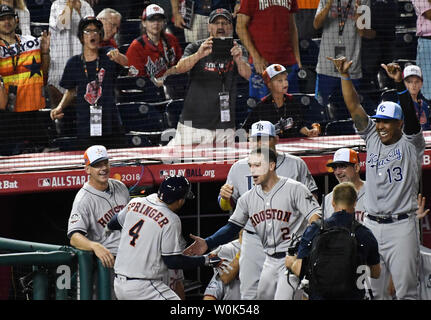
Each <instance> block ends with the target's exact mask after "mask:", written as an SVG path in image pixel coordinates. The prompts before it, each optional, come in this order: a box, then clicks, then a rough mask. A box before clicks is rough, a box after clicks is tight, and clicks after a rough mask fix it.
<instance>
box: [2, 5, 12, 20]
mask: <svg viewBox="0 0 431 320" xmlns="http://www.w3.org/2000/svg"><path fill="white" fill-rule="evenodd" d="M4 16H15V10H14V9H12V8H11V7H9V6H7V5H5V4H2V5H1V6H0V17H4Z"/></svg>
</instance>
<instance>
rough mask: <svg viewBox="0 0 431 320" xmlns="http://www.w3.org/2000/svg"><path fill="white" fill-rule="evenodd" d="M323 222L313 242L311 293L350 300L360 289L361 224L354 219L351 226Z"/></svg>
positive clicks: (310, 267) (310, 262) (327, 297)
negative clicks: (330, 224)
mask: <svg viewBox="0 0 431 320" xmlns="http://www.w3.org/2000/svg"><path fill="white" fill-rule="evenodd" d="M314 223H316V224H318V225H320V230H319V233H318V235H317V236H316V237H314V239H313V241H312V247H311V253H310V256H309V260H308V268H307V275H308V279H309V292H310V293H312V294H314V295H317V296H319V297H321V298H323V299H332V300H335V299H349V297H352V296H353V295H354V292H355V291H356V290H358V289H357V286H356V280H357V274H356V270H357V267H358V265H359V259H358V254H357V248H358V247H357V240H356V236H355V232H356V229H357V228H358V227H359V226H360V223H359V222H357V221H356V220H353V222H352V225H351V228H350V229H349V228H345V227H339V226H334V227H330V228H325V223H324V222H320V220H319V221H318V222H317V221H316V222H314Z"/></svg>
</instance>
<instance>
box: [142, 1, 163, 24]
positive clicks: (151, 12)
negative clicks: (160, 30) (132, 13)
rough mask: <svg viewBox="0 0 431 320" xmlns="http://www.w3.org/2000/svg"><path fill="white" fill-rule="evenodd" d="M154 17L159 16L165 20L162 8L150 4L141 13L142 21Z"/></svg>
mask: <svg viewBox="0 0 431 320" xmlns="http://www.w3.org/2000/svg"><path fill="white" fill-rule="evenodd" d="M155 15H161V16H163V17H164V18H166V16H165V10H163V8H162V7H160V6H158V5H157V4H150V5H149V6H147V7H146V8H145V9H144V11H143V12H142V20H147V19H150V18H151V17H153V16H155Z"/></svg>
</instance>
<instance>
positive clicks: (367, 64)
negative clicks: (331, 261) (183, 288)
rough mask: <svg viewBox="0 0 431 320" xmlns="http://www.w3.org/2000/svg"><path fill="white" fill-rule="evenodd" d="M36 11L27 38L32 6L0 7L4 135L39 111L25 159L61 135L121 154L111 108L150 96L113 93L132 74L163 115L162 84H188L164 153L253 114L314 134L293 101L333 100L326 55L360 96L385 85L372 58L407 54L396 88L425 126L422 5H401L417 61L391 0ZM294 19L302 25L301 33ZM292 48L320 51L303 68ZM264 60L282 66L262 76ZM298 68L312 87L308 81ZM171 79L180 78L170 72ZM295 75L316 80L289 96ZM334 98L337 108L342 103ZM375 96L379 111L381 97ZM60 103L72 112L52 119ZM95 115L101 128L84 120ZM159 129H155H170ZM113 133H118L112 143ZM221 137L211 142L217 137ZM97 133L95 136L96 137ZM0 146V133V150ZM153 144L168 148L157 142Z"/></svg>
mask: <svg viewBox="0 0 431 320" xmlns="http://www.w3.org/2000/svg"><path fill="white" fill-rule="evenodd" d="M39 3H40V6H41V7H43V8H45V10H46V8H47V6H49V11H50V14H49V21H45V24H43V23H42V29H44V30H45V31H44V32H43V33H41V34H36V29H35V28H34V26H35V25H36V23H33V18H34V16H35V15H34V14H33V11H32V10H34V7H35V5H34V4H32V5H31V6H29V7H27V6H26V2H25V1H24V0H1V1H0V4H1V5H2V7H1V8H2V9H1V13H0V45H1V47H2V50H1V53H0V60H1V61H2V64H1V67H0V75H1V77H2V86H1V88H0V110H4V111H3V113H2V116H4V117H3V118H4V119H6V120H4V121H5V122H8V124H9V127H8V130H10V129H11V126H12V125H13V126H15V127H14V128H12V129H13V130H15V131H25V130H31V129H29V127H27V126H25V125H18V123H19V121H21V120H20V119H22V118H23V117H24V118H29V119H30V122H32V121H33V122H34V119H33V120H32V117H35V116H34V115H33V114H34V113H35V112H34V111H37V110H39V111H41V112H43V111H44V110H46V111H47V112H46V113H45V114H46V118H47V121H46V122H44V125H45V126H46V128H45V129H46V132H47V133H46V140H47V144H46V145H43V146H42V148H40V149H37V150H36V151H42V150H49V149H50V148H49V147H55V146H56V145H55V143H54V144H52V141H55V140H56V139H58V138H61V137H64V136H71V137H75V138H76V137H78V140H77V141H78V143H76V147H77V148H78V149H84V148H86V147H88V145H90V144H94V139H96V138H97V139H96V140H97V141H98V142H100V143H102V144H105V145H109V146H110V147H123V146H127V145H128V143H129V142H128V140H127V139H125V136H126V134H127V130H125V129H124V124H125V122H126V121H127V119H125V118H123V117H122V115H123V114H124V113H125V112H124V110H118V109H119V103H118V102H119V97H122V99H123V100H125V101H127V102H132V101H131V100H134V101H133V102H134V103H143V104H145V103H146V102H148V101H146V100H145V94H144V95H142V96H139V95H138V96H137V97H135V96H133V97H132V96H131V95H128V92H130V91H133V90H123V91H124V92H122V90H120V89H119V88H118V85H119V84H122V83H126V82H125V80H126V79H130V78H132V77H137V78H136V79H142V82H141V84H142V83H144V84H145V85H137V86H135V87H137V88H138V89H139V87H141V88H140V89H142V90H141V91H145V90H146V91H147V92H149V91H152V90H154V91H156V90H157V89H160V90H162V89H163V92H164V94H162V95H161V96H160V99H159V101H157V102H163V101H165V102H166V104H165V105H163V103H162V104H160V107H159V111H160V113H161V114H166V110H167V109H166V105H167V104H168V102H169V99H170V96H174V95H172V94H169V91H170V89H171V87H172V86H173V87H175V86H178V85H179V84H180V83H178V81H169V80H170V79H181V84H182V85H183V87H186V90H185V91H186V92H185V93H184V95H183V96H181V95H179V96H180V98H182V99H181V101H182V102H181V104H180V105H181V107H180V110H178V111H177V112H178V121H176V122H175V123H173V124H172V123H170V128H173V129H176V133H177V135H176V136H175V137H172V138H173V139H172V140H171V141H170V144H171V145H178V144H184V143H198V142H202V141H204V142H208V143H211V142H215V141H218V140H219V139H218V138H219V137H218V134H217V130H219V129H222V130H224V132H226V130H227V129H232V132H234V131H235V130H236V129H240V128H244V129H246V130H248V127H249V125H250V123H253V122H256V121H258V120H270V121H271V122H273V123H274V124H276V125H278V128H279V130H280V131H281V137H307V136H308V137H313V136H318V135H323V134H325V131H324V126H325V124H326V123H327V122H329V121H331V120H334V119H330V117H329V116H328V114H327V113H326V112H323V113H322V116H321V119H320V121H316V120H315V118H316V117H314V118H313V120H309V119H308V117H307V116H309V114H310V109H308V108H309V106H307V105H304V103H303V100H301V99H300V98H301V96H302V95H308V96H309V98H310V97H311V98H312V102H311V104H318V105H320V106H322V108H323V110H326V108H327V106H328V105H329V104H330V103H333V102H334V99H332V100H331V98H332V97H334V96H337V95H338V97H340V92H341V82H340V76H339V74H338V73H337V72H336V70H335V69H334V67H333V65H332V63H331V62H330V61H328V60H327V57H337V56H345V57H347V59H348V60H351V61H353V65H352V67H351V68H350V70H351V72H350V77H351V78H352V80H353V83H354V85H355V87H356V89H357V91H358V92H359V93H360V94H363V96H365V95H366V93H363V92H362V91H363V88H364V83H365V84H366V85H368V87H367V89H369V88H370V86H369V85H370V84H376V85H375V86H374V87H373V88H372V89H373V90H375V91H376V92H378V93H381V92H382V91H383V90H386V89H390V88H388V87H385V88H381V87H378V85H377V82H378V81H377V74H378V73H379V70H380V64H381V63H389V62H392V61H393V60H394V59H395V58H401V59H402V58H406V60H409V61H408V63H406V64H405V66H406V67H407V66H408V65H413V66H414V68H413V69H409V70H414V73H411V74H410V76H408V77H407V76H406V77H405V78H406V79H405V81H406V86H407V88H408V89H409V91H410V92H411V93H412V96H413V99H414V101H415V106H416V108H417V114H418V117H419V119H420V120H421V124H422V125H423V128H424V129H425V130H427V129H429V102H428V99H429V98H431V95H430V93H429V92H430V89H429V80H428V79H429V77H430V76H429V73H430V71H431V64H430V63H429V62H428V61H427V58H426V57H427V53H428V52H429V48H428V47H429V42H430V41H431V40H430V38H431V28H430V27H429V26H430V25H431V24H430V23H431V21H430V19H431V4H430V2H429V1H422V0H413V1H412V4H413V5H414V9H415V14H416V16H417V21H415V22H416V26H414V27H415V30H416V34H417V43H418V47H417V60H414V59H411V56H412V55H414V56H415V58H416V51H415V52H412V54H411V55H410V56H409V57H403V56H402V55H401V56H400V55H398V54H396V53H397V47H396V41H397V40H396V32H397V30H398V29H399V18H397V16H399V12H398V6H399V3H398V1H397V0H390V1H369V0H357V1H356V0H337V1H334V0H320V1H318V0H314V1H305V0H293V1H281V0H280V1H258V0H236V1H230V0H218V1H214V0H213V1H210V0H207V1H194V2H189V1H187V0H170V1H167V0H164V1H162V0H158V1H136V0H130V1H110V0H55V1H52V3H51V1H42V2H39ZM190 4H192V5H194V7H190ZM191 12H192V13H193V14H192V16H190V13H191ZM88 17H93V18H94V21H96V22H94V23H93V24H90V25H91V26H93V27H94V28H93V29H94V30H93V29H91V28H90V29H91V30H86V29H85V27H83V25H85V23H84V24H82V22H83V20H84V19H86V18H88ZM190 18H192V19H190ZM38 21H39V20H38ZM305 21H309V22H312V26H313V28H311V27H310V24H306V23H305ZM137 22H138V23H137ZM80 23H81V24H80ZM122 24H124V27H123V28H122ZM101 26H103V28H100V27H101ZM125 26H127V28H126V27H125ZM39 30H40V29H39ZM125 32H129V33H130V34H132V35H133V38H134V40H132V41H129V42H127V43H125V42H123V41H122V40H121V39H124V38H123V37H122V33H123V34H124V33H125ZM129 36H130V35H129ZM87 37H89V38H91V40H89V41H92V42H89V43H88V44H87V46H93V47H97V50H96V51H94V53H95V54H94V56H92V55H91V54H90V56H91V57H90V58H88V57H86V54H85V52H86V50H87V49H86V44H85V40H86V38H87ZM301 37H302V38H301ZM311 37H313V38H314V39H311ZM129 38H130V37H129ZM232 39H233V40H232ZM219 40H221V41H219ZM304 40H306V41H309V43H315V44H318V48H319V52H318V54H316V55H315V56H316V64H315V65H312V66H310V65H307V66H304V65H303V62H302V57H301V55H302V52H303V50H304V48H303V45H301V43H303V42H302V41H304ZM47 46H48V47H47ZM414 49H416V48H414ZM27 55H28V56H27ZM416 64H417V66H416ZM108 65H109V66H108ZM274 66H277V68H281V69H277V70H282V72H280V71H274V70H273V68H274ZM271 68H272V69H271ZM310 68H311V69H312V71H313V72H315V74H316V78H315V79H313V78H312V77H309V76H310V72H309V70H310ZM410 68H411V67H410ZM305 71H308V72H305ZM304 74H305V75H306V76H304ZM181 75H183V76H184V77H182V78H177V77H178V76H181ZM271 75H272V76H271ZM304 77H305V81H313V82H314V81H315V92H301V91H300V86H299V82H300V81H304ZM123 80H124V82H123ZM135 84H139V81H136V82H135V83H134V85H135ZM147 84H151V86H148V85H147ZM312 85H313V84H312ZM135 87H133V86H132V87H131V88H129V89H135ZM143 87H144V88H143ZM365 87H366V86H365ZM244 88H246V89H245V90H244ZM137 91H139V90H137ZM159 92H160V91H159ZM144 93H145V92H144ZM379 97H380V96H379ZM240 98H241V99H240ZM171 100H172V99H171ZM116 102H117V103H116ZM335 102H336V103H339V104H342V103H343V101H342V99H339V100H338V101H335ZM374 102H375V103H374V104H375V106H377V104H378V102H379V101H377V100H376V101H374ZM66 106H70V108H68V109H67V111H64V109H65V108H66ZM375 106H374V107H375ZM121 108H126V106H122V107H121ZM164 108H165V109H164ZM244 108H245V109H246V112H245V114H244V113H242V114H240V115H239V113H238V110H239V109H244ZM120 111H123V112H120ZM11 112H13V113H15V114H16V115H15V117H16V119H18V120H17V121H16V122H11V121H10V120H9V118H8V116H9V115H10V114H11ZM98 116H99V117H100V119H98ZM317 118H318V117H317ZM38 119H39V118H38ZM45 120H46V119H45ZM96 120H97V121H99V120H100V122H101V124H100V125H97V126H96V125H95V124H94V123H95V122H94V121H96ZM114 120H115V121H114ZM135 120H136V119H135ZM335 120H340V119H335ZM97 121H96V122H97ZM113 121H114V122H113ZM145 121H148V119H147V120H145ZM316 122H320V125H319V123H317V124H316ZM12 123H13V124H12ZM114 123H115V124H114ZM163 123H164V124H165V127H161V128H160V129H161V131H162V130H163V129H167V127H169V126H166V122H163ZM3 127H4V126H3ZM113 127H115V128H116V129H115V130H114V131H115V133H114V132H112V130H113ZM67 128H69V129H68V130H66V129H67ZM96 128H97V129H96ZM283 132H284V133H285V135H284V136H283ZM25 134H26V135H28V136H32V135H37V134H40V132H38V133H32V132H30V131H27V132H25ZM43 134H45V133H43ZM113 134H114V135H115V136H122V139H120V140H116V139H114V140H112V139H111V138H112V135H113ZM225 135H226V133H224V136H223V139H227V140H229V139H230V138H229V139H228V138H226V136H225ZM16 136H19V137H21V135H19V134H18V135H16ZM103 137H106V139H105V140H103V139H102V140H100V138H103ZM8 138H9V137H7V136H6V137H5V135H4V134H2V136H1V137H0V144H1V142H2V141H4V140H5V139H8ZM93 138H94V139H93ZM112 141H116V142H115V143H117V142H118V145H115V143H114V145H113V144H112ZM164 142H168V141H158V143H160V144H164ZM11 152H12V153H14V152H15V153H18V152H19V151H17V150H16V149H14V150H12V151H11V150H4V149H3V148H0V153H2V154H8V153H11Z"/></svg>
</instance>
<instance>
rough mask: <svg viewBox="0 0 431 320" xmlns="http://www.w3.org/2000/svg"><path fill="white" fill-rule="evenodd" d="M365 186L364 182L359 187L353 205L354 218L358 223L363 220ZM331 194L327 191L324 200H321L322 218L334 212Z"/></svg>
mask: <svg viewBox="0 0 431 320" xmlns="http://www.w3.org/2000/svg"><path fill="white" fill-rule="evenodd" d="M365 186H366V183H364V184H363V186H362V188H361V189H359V192H358V201H357V202H356V207H355V209H356V210H355V217H356V220H357V221H358V222H360V223H362V222H363V221H364V214H365V206H364V204H365V203H364V202H365V190H366V189H365ZM332 195H333V192H331V193H328V194H327V195H326V196H325V200H324V202H323V205H324V206H325V208H324V212H323V214H324V218H325V219H328V218H329V217H330V216H332V214H333V213H334V207H333V206H332Z"/></svg>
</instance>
